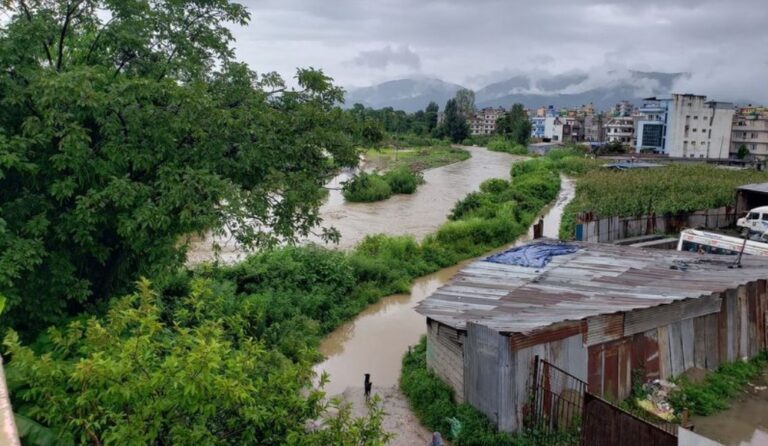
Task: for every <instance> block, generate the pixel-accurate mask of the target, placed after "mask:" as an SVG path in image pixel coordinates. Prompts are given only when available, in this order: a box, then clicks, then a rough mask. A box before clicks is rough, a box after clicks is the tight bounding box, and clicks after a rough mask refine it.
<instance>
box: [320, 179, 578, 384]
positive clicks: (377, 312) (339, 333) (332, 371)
mask: <svg viewBox="0 0 768 446" xmlns="http://www.w3.org/2000/svg"><path fill="white" fill-rule="evenodd" d="M573 196H574V184H573V181H571V180H569V179H566V178H564V179H563V181H562V186H561V190H560V193H559V195H558V198H557V200H556V201H555V203H554V204H553V205H552V206H551V207H550V208H549V209H547V210H546V211H545V212H544V213H543V215H544V236H545V237H552V238H557V233H558V228H559V226H560V219H561V217H562V214H563V208H564V207H565V205H566V204H568V202H569V201H570V200H571V199H573ZM532 237H533V230H532V229H531V230H529V231H528V233H527V234H526V235H523V236H521V237H520V238H519V239H518V240H517V241H516V242H515V243H514V244H520V243H522V242H525V241H527V240H530V239H531V238H532ZM514 244H513V245H514ZM506 248H507V247H504V248H500V249H499V250H501V249H506ZM473 260H474V259H473ZM473 260H467V261H465V262H462V263H460V264H459V265H456V266H453V267H450V268H445V269H442V270H440V271H437V272H435V273H433V274H429V275H427V276H424V277H421V278H419V279H416V281H415V282H414V284H413V285H412V286H411V292H410V294H396V295H393V296H388V297H385V298H382V299H381V300H380V301H378V302H377V303H375V304H373V305H371V306H369V307H368V308H366V309H365V310H364V311H363V312H362V313H360V314H359V315H358V316H357V317H355V319H354V320H352V321H349V322H347V323H346V324H344V325H342V326H340V327H339V328H337V329H336V330H335V331H333V332H332V333H331V334H329V335H328V336H327V337H326V338H325V339H324V340H323V342H322V344H321V345H320V352H321V353H322V354H323V355H325V357H326V360H325V361H323V362H322V363H320V364H318V365H317V366H316V367H315V371H316V372H317V373H318V375H319V374H320V373H322V372H327V373H328V374H329V375H330V381H329V382H328V383H327V384H326V387H325V390H326V392H327V393H328V394H329V395H337V394H340V393H342V392H343V391H344V390H345V389H346V388H347V387H361V386H362V385H363V376H364V374H365V373H370V374H371V380H372V381H373V383H374V386H375V387H376V386H378V387H390V386H394V385H396V384H397V380H398V377H399V376H400V361H401V360H402V357H403V354H405V352H406V351H407V350H408V346H410V345H414V344H416V343H417V342H418V341H419V337H421V335H422V334H424V333H426V321H425V319H424V316H422V315H420V314H418V313H416V311H414V309H413V308H414V307H415V306H416V304H418V303H419V302H421V301H422V300H423V299H424V298H426V297H427V296H429V295H430V294H432V293H433V292H434V291H435V290H436V289H437V288H439V287H440V286H442V285H444V284H445V283H447V282H448V281H449V280H450V279H451V278H452V277H453V276H454V274H456V272H457V271H458V270H459V269H460V268H462V267H463V266H464V265H466V264H467V263H469V262H471V261H473Z"/></svg>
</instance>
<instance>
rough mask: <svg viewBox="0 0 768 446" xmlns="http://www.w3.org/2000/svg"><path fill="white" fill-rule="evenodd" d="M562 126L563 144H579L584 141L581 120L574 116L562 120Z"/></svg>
mask: <svg viewBox="0 0 768 446" xmlns="http://www.w3.org/2000/svg"><path fill="white" fill-rule="evenodd" d="M564 120H565V122H564V124H563V142H581V141H584V124H583V123H582V120H583V118H578V117H576V116H573V117H568V118H564Z"/></svg>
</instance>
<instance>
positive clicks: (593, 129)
mask: <svg viewBox="0 0 768 446" xmlns="http://www.w3.org/2000/svg"><path fill="white" fill-rule="evenodd" d="M604 121H605V118H604V117H603V114H602V113H598V114H593V115H587V116H585V117H584V141H589V142H603V141H605V128H604V126H603V124H604Z"/></svg>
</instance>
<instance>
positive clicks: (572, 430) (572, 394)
mask: <svg viewBox="0 0 768 446" xmlns="http://www.w3.org/2000/svg"><path fill="white" fill-rule="evenodd" d="M531 391H532V392H531V406H530V412H529V417H528V428H530V429H534V430H536V431H537V432H539V433H540V434H542V435H551V436H555V437H558V438H559V439H560V441H558V444H563V445H567V444H573V445H578V444H579V438H578V437H579V435H578V432H579V429H580V426H581V416H582V411H583V405H584V394H585V393H586V391H587V383H586V382H584V381H582V380H580V379H579V378H577V377H575V376H573V375H571V374H570V373H568V372H566V371H565V370H563V369H561V368H559V367H557V366H555V365H552V364H550V363H549V362H547V361H545V360H544V359H542V358H540V357H539V356H536V358H535V359H534V367H533V385H532V389H531ZM569 439H570V441H569Z"/></svg>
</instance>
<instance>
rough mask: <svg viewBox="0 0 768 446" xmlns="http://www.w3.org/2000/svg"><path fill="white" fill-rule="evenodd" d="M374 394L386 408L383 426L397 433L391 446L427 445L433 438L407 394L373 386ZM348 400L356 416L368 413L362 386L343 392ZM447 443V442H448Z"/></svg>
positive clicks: (395, 388) (389, 388)
mask: <svg viewBox="0 0 768 446" xmlns="http://www.w3.org/2000/svg"><path fill="white" fill-rule="evenodd" d="M373 394H374V395H378V396H379V398H381V404H382V407H383V408H384V413H385V415H384V421H383V426H382V427H383V428H384V430H385V431H387V432H391V433H393V434H395V435H396V436H395V438H393V439H392V440H391V441H390V442H389V443H388V445H389V446H422V445H423V446H426V445H428V444H429V442H430V440H431V439H432V432H430V431H428V430H427V429H426V428H424V427H423V426H422V425H421V423H420V422H419V420H418V418H416V415H414V414H413V412H412V411H411V408H410V406H409V405H408V401H407V400H406V399H405V395H403V393H402V392H400V389H398V388H397V387H380V388H377V387H376V386H375V385H374V386H373ZM342 396H343V397H344V399H345V400H346V401H349V402H350V403H352V407H353V413H354V414H355V415H356V416H364V415H365V414H366V407H365V396H364V394H363V389H362V387H359V388H355V387H349V388H347V390H345V391H344V393H342ZM446 444H447V443H446Z"/></svg>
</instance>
